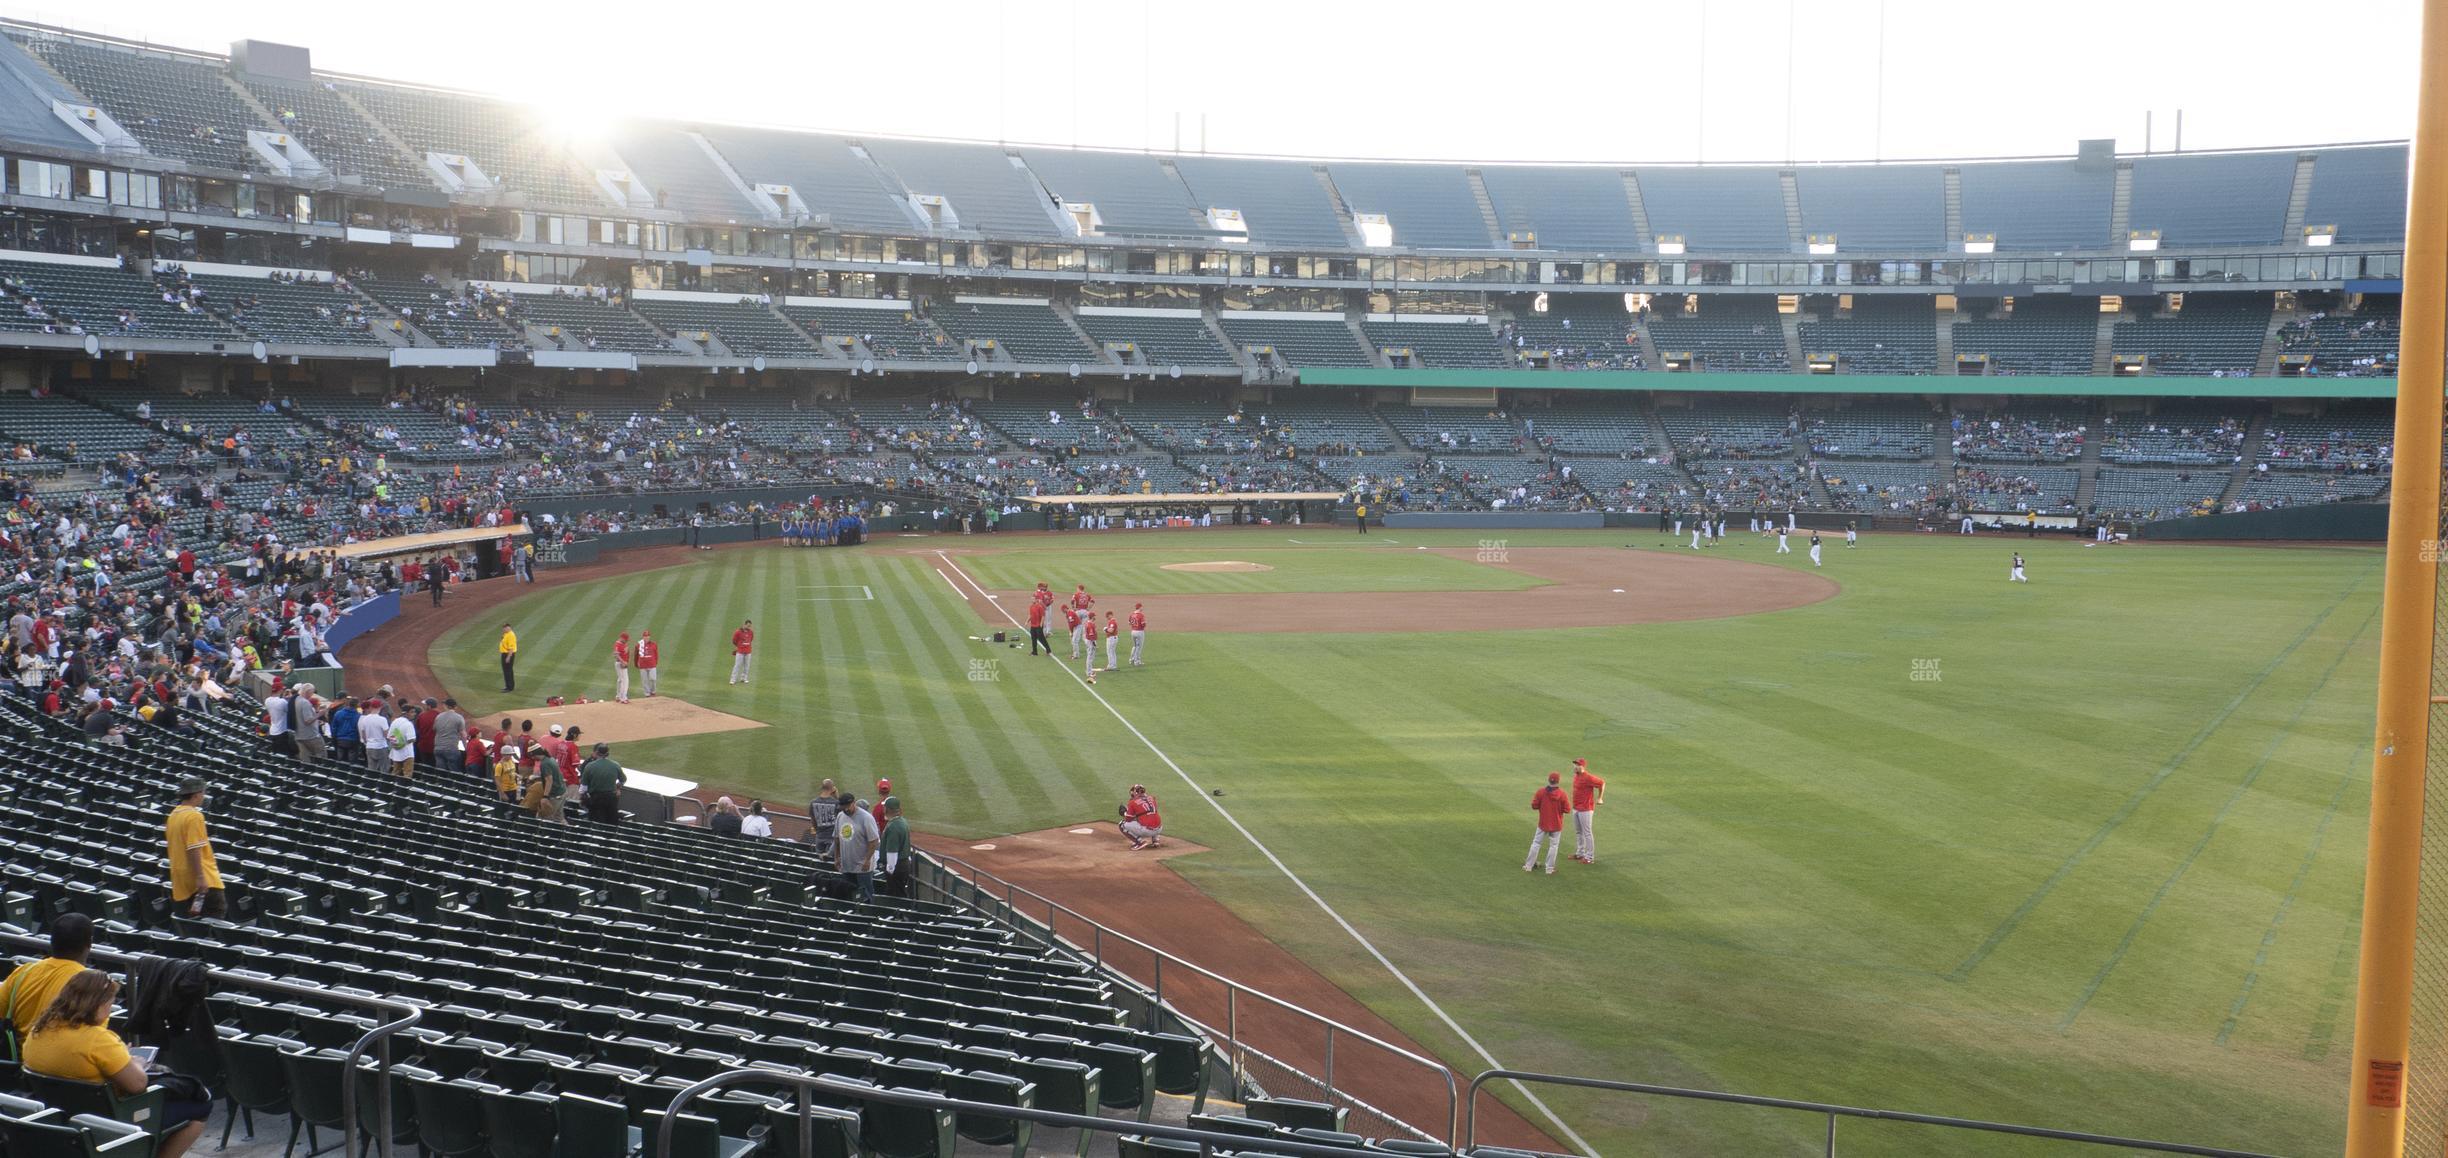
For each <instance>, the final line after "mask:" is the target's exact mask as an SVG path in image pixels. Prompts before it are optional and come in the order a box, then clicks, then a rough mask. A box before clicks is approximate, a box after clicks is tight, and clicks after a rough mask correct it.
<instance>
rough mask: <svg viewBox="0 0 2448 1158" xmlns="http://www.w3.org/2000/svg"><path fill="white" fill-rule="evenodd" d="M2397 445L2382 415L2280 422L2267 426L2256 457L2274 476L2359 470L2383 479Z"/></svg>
mask: <svg viewBox="0 0 2448 1158" xmlns="http://www.w3.org/2000/svg"><path fill="white" fill-rule="evenodd" d="M2395 443H2396V425H2395V419H2394V418H2392V417H2391V415H2390V413H2389V411H2387V410H2385V409H2381V410H2372V411H2356V410H2345V411H2337V412H2332V413H2329V414H2322V415H2295V416H2285V415H2282V416H2279V417H2276V418H2272V419H2270V421H2269V427H2268V429H2267V431H2266V432H2265V434H2264V436H2263V439H2262V446H2261V452H2260V457H2261V461H2262V462H2264V463H2266V464H2268V465H2269V466H2270V468H2271V469H2273V470H2363V471H2375V472H2377V473H2380V474H2382V475H2385V474H2386V473H2387V471H2388V467H2389V464H2390V461H2391V453H2392V451H2393V450H2394V447H2395Z"/></svg>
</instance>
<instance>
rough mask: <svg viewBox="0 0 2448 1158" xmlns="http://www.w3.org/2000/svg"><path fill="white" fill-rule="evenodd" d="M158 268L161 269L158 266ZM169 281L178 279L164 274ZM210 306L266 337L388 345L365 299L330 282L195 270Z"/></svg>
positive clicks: (285, 340) (299, 341)
mask: <svg viewBox="0 0 2448 1158" xmlns="http://www.w3.org/2000/svg"><path fill="white" fill-rule="evenodd" d="M155 272H156V274H160V273H161V271H159V270H156V271H155ZM162 280H164V281H166V282H168V281H173V280H174V279H173V278H172V277H170V276H166V275H165V276H163V278H162ZM188 280H189V281H191V282H192V283H193V284H194V285H196V286H197V287H199V288H201V289H202V290H203V291H204V297H203V298H202V299H201V301H200V302H199V304H200V305H202V306H203V307H204V309H205V312H207V313H211V314H215V315H218V316H219V317H221V318H222V319H224V320H226V321H228V322H229V323H230V324H231V325H234V326H236V327H238V328H239V329H241V330H244V331H246V332H247V333H250V334H253V335H255V336H256V337H258V338H262V339H263V340H264V341H267V342H272V343H291V344H297V345H318V346H387V345H389V343H387V342H385V341H383V340H382V338H380V337H378V336H376V334H375V333H374V331H373V330H372V328H371V326H372V319H371V317H370V316H369V315H368V314H367V313H366V310H365V301H364V299H362V298H360V297H358V296H357V295H356V294H354V293H352V292H350V291H348V290H346V289H343V288H339V287H337V286H335V285H334V284H333V283H331V282H313V281H300V282H293V281H276V280H273V279H271V278H261V277H228V276H218V275H211V274H196V275H194V276H193V277H191V278H189V279H188Z"/></svg>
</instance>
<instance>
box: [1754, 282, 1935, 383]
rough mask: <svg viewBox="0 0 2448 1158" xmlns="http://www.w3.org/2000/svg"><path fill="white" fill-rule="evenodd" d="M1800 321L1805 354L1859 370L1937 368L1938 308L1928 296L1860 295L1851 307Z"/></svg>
mask: <svg viewBox="0 0 2448 1158" xmlns="http://www.w3.org/2000/svg"><path fill="white" fill-rule="evenodd" d="M1827 304H1828V309H1829V311H1830V316H1828V317H1825V318H1822V319H1819V320H1816V321H1808V320H1806V321H1804V322H1802V323H1801V332H1802V353H1803V356H1804V357H1817V356H1818V355H1821V354H1834V355H1836V356H1837V358H1838V363H1837V364H1838V367H1839V368H1840V369H1842V370H1844V371H1846V372H1847V373H1854V374H1928V373H1932V372H1934V371H1935V370H1936V369H1937V368H1938V328H1937V327H1938V307H1937V303H1936V302H1934V301H1932V300H1931V299H1929V298H1926V297H1920V296H1917V295H1916V296H1913V297H1880V296H1872V295H1867V294H1864V295H1857V296H1855V297H1854V299H1853V308H1852V310H1851V311H1850V312H1849V313H1848V314H1847V315H1846V316H1843V317H1838V316H1834V308H1835V302H1834V300H1833V299H1828V301H1827ZM1780 340H1781V339H1780Z"/></svg>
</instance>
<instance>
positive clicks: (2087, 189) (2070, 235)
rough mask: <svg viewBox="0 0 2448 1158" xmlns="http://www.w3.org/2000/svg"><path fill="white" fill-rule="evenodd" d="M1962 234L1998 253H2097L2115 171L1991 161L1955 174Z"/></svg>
mask: <svg viewBox="0 0 2448 1158" xmlns="http://www.w3.org/2000/svg"><path fill="white" fill-rule="evenodd" d="M1957 180H1958V182H1959V184H1958V187H1957V191H1958V194H1959V195H1960V199H1961V201H1962V208H1961V212H1962V217H1963V229H1964V232H1965V233H1967V234H1986V235H1988V236H1989V237H1992V238H1994V239H1996V241H1997V247H1998V249H1999V250H2000V251H2001V252H2005V251H2014V250H2066V249H2097V248H2099V247H2102V246H2105V245H2107V244H2108V241H2109V239H2108V224H2109V221H2108V219H2109V214H2110V210H2111V207H2112V206H2113V205H2114V203H2115V201H2116V168H2115V166H2113V165H2105V164H2101V165H2086V164H2082V163H2079V162H2075V161H1992V162H1981V163H1970V164H1965V165H1963V166H1962V167H1961V168H1960V169H1959V170H1958V174H1957Z"/></svg>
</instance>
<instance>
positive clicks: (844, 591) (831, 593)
mask: <svg viewBox="0 0 2448 1158" xmlns="http://www.w3.org/2000/svg"><path fill="white" fill-rule="evenodd" d="M810 592H817V593H818V594H810ZM799 598H800V599H802V600H813V601H832V602H842V601H845V600H846V601H848V602H851V603H858V602H861V601H865V602H873V601H874V600H875V589H874V588H872V587H866V586H862V585H860V584H857V583H802V584H800V585H799Z"/></svg>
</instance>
